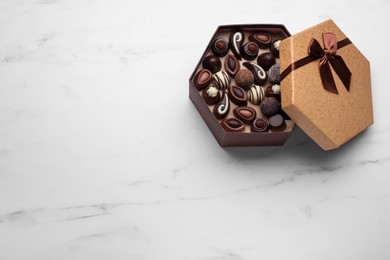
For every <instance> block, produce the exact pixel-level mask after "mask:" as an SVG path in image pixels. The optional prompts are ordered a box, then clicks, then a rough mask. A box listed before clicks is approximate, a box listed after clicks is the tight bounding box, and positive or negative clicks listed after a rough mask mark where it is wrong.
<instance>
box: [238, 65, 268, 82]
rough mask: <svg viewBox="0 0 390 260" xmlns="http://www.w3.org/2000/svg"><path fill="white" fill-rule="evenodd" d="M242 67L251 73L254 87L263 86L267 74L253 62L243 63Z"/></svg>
mask: <svg viewBox="0 0 390 260" xmlns="http://www.w3.org/2000/svg"><path fill="white" fill-rule="evenodd" d="M242 65H244V66H245V67H246V68H247V69H248V70H250V71H251V72H252V73H253V76H254V78H255V84H256V85H263V84H264V83H266V82H267V73H266V72H265V70H264V69H263V68H262V67H260V66H259V65H257V64H256V63H253V62H244V63H243V64H242Z"/></svg>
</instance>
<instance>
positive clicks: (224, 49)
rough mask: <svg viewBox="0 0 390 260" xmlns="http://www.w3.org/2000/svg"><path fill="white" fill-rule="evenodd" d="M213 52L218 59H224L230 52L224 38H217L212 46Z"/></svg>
mask: <svg viewBox="0 0 390 260" xmlns="http://www.w3.org/2000/svg"><path fill="white" fill-rule="evenodd" d="M211 51H212V52H213V53H214V55H215V56H217V57H224V56H225V55H226V54H228V52H229V43H228V42H227V41H226V40H225V39H223V38H217V39H215V41H214V42H213V45H212V46H211Z"/></svg>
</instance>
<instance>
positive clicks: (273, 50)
mask: <svg viewBox="0 0 390 260" xmlns="http://www.w3.org/2000/svg"><path fill="white" fill-rule="evenodd" d="M279 44H280V40H276V41H274V42H273V43H272V44H271V48H270V50H271V53H272V55H274V56H275V57H276V58H279Z"/></svg>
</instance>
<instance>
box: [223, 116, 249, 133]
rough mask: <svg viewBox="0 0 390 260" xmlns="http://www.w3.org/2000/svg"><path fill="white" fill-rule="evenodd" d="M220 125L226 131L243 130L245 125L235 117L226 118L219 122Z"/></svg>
mask: <svg viewBox="0 0 390 260" xmlns="http://www.w3.org/2000/svg"><path fill="white" fill-rule="evenodd" d="M221 126H222V128H223V129H225V131H227V132H242V131H244V130H245V125H244V123H243V122H241V120H240V119H237V118H227V119H225V120H223V121H222V122H221Z"/></svg>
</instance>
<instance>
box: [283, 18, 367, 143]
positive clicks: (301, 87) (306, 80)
mask: <svg viewBox="0 0 390 260" xmlns="http://www.w3.org/2000/svg"><path fill="white" fill-rule="evenodd" d="M323 34H326V36H327V35H331V36H332V37H334V36H335V37H336V39H337V42H338V44H337V45H336V46H338V48H337V51H336V53H335V55H337V56H339V57H341V60H342V61H343V62H344V63H345V65H346V66H347V70H348V69H349V71H350V72H351V76H350V84H349V91H348V90H347V89H348V87H347V86H346V84H345V82H346V81H348V80H347V79H345V78H346V77H344V76H343V75H342V76H343V77H342V79H341V78H340V77H339V74H343V71H342V70H343V66H342V65H340V62H342V61H340V58H339V57H336V58H335V59H337V62H334V61H330V59H333V58H334V57H335V56H333V57H332V56H328V57H329V58H328V59H324V58H322V59H321V58H318V59H315V60H311V59H310V58H307V57H308V56H311V55H310V54H309V51H308V49H309V45H310V43H311V42H312V41H313V40H312V39H313V38H314V39H315V40H317V41H318V43H319V45H317V47H321V49H322V48H324V45H328V46H329V41H328V44H324V41H327V39H324V38H323V37H325V36H323ZM325 52H328V51H327V50H326V51H325ZM312 53H313V52H312ZM339 61H340V62H339ZM320 63H322V66H325V67H326V66H329V68H330V71H328V74H327V75H326V76H327V77H323V78H322V77H321V74H320ZM326 63H328V64H326ZM334 63H337V64H334ZM302 64H303V65H302ZM335 67H336V68H335ZM340 67H341V68H340ZM321 69H322V72H323V71H324V68H323V67H322V68H321ZM335 70H337V71H335ZM280 71H281V73H282V75H281V76H282V81H281V98H282V109H283V110H284V111H285V112H286V113H287V114H288V115H289V116H290V117H291V118H292V119H293V120H294V122H295V123H296V124H297V125H298V126H299V127H300V128H301V129H302V130H303V131H304V132H305V133H306V134H307V135H309V136H310V137H311V138H312V139H313V140H314V141H315V142H316V143H317V144H318V145H319V146H321V147H322V148H323V149H324V150H330V149H334V148H337V147H340V146H341V145H342V144H344V143H345V142H347V141H348V140H350V139H351V138H353V137H354V136H356V135H357V134H359V133H360V132H362V131H363V130H364V129H366V128H367V127H368V126H370V125H371V124H373V112H372V96H371V79H370V63H369V61H368V60H367V59H366V58H365V57H364V56H363V54H362V53H361V52H360V51H359V50H358V49H357V48H356V46H355V45H354V43H353V42H350V41H349V40H348V38H347V36H346V35H345V34H344V33H343V32H342V31H341V30H340V29H339V28H338V27H337V25H336V24H335V23H334V22H333V21H332V20H327V21H325V22H323V23H320V24H318V25H316V26H313V27H311V28H309V29H307V30H305V31H303V32H300V33H298V34H295V35H293V36H291V37H289V38H287V39H285V40H283V41H282V42H281V43H280ZM325 71H326V68H325ZM323 74H324V73H323ZM329 74H331V76H329ZM344 74H346V73H344ZM332 77H333V79H334V85H335V86H336V88H337V90H336V89H334V90H335V91H336V92H338V93H334V92H331V91H329V89H328V90H327V89H325V87H324V86H329V84H328V83H325V84H323V81H325V82H329V81H330V82H331V81H332V80H331V79H330V78H332ZM342 80H343V81H342ZM330 85H331V84H330Z"/></svg>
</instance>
